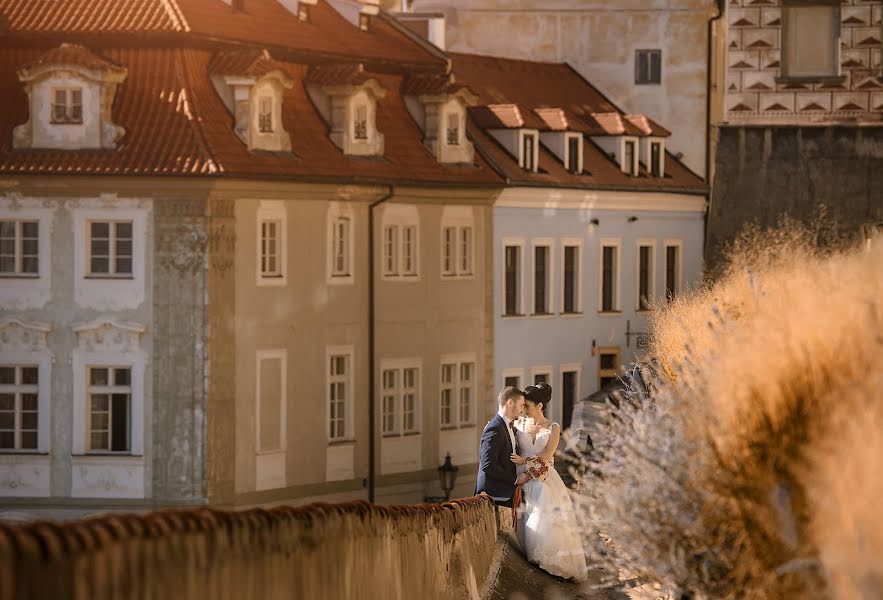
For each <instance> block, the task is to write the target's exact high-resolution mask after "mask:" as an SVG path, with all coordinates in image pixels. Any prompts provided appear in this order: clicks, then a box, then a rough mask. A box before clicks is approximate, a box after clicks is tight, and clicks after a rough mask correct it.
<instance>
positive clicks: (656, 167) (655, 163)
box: [647, 140, 665, 177]
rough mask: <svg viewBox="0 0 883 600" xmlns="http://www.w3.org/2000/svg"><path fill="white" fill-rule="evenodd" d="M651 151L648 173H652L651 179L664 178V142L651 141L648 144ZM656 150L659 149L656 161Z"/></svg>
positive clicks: (649, 153) (649, 152)
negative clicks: (654, 151)
mask: <svg viewBox="0 0 883 600" xmlns="http://www.w3.org/2000/svg"><path fill="white" fill-rule="evenodd" d="M647 144H648V146H649V149H648V152H647V155H648V156H647V162H648V163H649V164H648V165H647V171H649V173H650V177H664V176H665V172H664V171H663V161H662V153H663V147H664V146H663V142H662V141H660V140H650V141H648V142H647ZM654 148H656V149H658V150H657V154H656V157H655V160H654V156H653V150H654Z"/></svg>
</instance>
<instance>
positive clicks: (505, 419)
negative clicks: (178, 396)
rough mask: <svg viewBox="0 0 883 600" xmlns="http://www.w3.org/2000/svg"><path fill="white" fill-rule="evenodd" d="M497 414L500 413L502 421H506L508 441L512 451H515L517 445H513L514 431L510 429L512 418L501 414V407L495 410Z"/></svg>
mask: <svg viewBox="0 0 883 600" xmlns="http://www.w3.org/2000/svg"><path fill="white" fill-rule="evenodd" d="M497 414H498V415H500V416H501V417H503V421H505V422H506V431H508V432H509V441H510V442H512V452H517V451H518V449H517V446H516V445H515V432H514V431H512V425H511V423H512V420H511V419H510V418H509V417H507V416H506V415H505V414H503V409H502V408H501V409H500V410H498V411H497Z"/></svg>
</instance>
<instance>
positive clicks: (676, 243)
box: [663, 239, 684, 302]
mask: <svg viewBox="0 0 883 600" xmlns="http://www.w3.org/2000/svg"><path fill="white" fill-rule="evenodd" d="M663 244H664V245H663V248H664V252H665V258H664V263H663V266H664V271H663V273H664V275H663V282H664V284H665V299H666V302H670V301H671V300H672V299H673V298H675V297H677V296H678V295H680V294H681V293H683V291H684V241H683V240H681V239H665V240H663ZM669 248H677V262H676V263H675V282H674V283H675V284H676V289H675V290H674V294H672V295H671V297H669V288H668V249H669Z"/></svg>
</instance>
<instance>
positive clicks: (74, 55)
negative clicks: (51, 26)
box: [18, 44, 126, 81]
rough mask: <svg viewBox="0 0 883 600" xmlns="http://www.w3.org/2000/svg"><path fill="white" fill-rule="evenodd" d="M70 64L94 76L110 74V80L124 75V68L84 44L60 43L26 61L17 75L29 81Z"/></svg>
mask: <svg viewBox="0 0 883 600" xmlns="http://www.w3.org/2000/svg"><path fill="white" fill-rule="evenodd" d="M71 66H75V67H80V68H81V69H85V70H86V71H91V72H92V74H93V75H96V76H107V75H110V77H108V78H109V79H112V80H113V79H117V80H120V81H121V80H122V79H123V78H124V77H125V75H126V69H124V68H123V67H120V66H117V65H115V64H113V63H112V62H110V61H108V60H105V59H103V58H101V57H100V56H98V55H96V54H94V53H93V52H92V51H90V50H89V49H88V48H86V47H85V46H80V45H78V44H61V45H60V46H58V47H56V48H52V49H51V50H48V51H47V52H44V53H43V54H41V55H40V56H39V57H38V58H37V59H35V60H32V61H30V62H28V63H26V64H25V65H24V66H22V67H21V68H20V69H19V70H18V76H19V79H20V80H21V81H30V80H31V79H34V78H35V77H38V76H39V75H40V74H42V73H45V72H46V71H51V70H54V69H58V68H61V67H71Z"/></svg>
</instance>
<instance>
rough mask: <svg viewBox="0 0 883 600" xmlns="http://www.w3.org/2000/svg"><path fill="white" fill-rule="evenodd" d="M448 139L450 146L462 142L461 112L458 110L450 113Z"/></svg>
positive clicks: (447, 130)
mask: <svg viewBox="0 0 883 600" xmlns="http://www.w3.org/2000/svg"><path fill="white" fill-rule="evenodd" d="M446 139H447V142H448V146H458V145H459V144H460V114H459V113H456V112H449V113H448V123H447V129H446Z"/></svg>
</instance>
